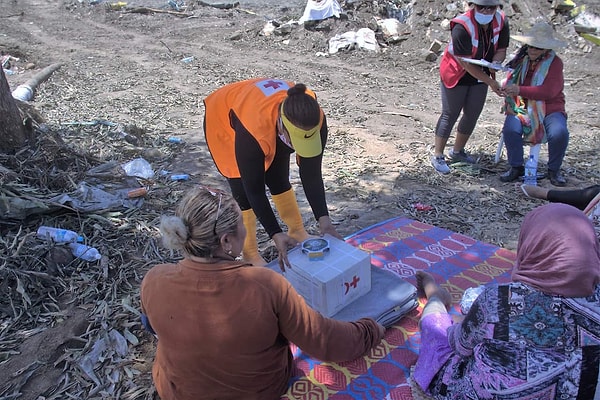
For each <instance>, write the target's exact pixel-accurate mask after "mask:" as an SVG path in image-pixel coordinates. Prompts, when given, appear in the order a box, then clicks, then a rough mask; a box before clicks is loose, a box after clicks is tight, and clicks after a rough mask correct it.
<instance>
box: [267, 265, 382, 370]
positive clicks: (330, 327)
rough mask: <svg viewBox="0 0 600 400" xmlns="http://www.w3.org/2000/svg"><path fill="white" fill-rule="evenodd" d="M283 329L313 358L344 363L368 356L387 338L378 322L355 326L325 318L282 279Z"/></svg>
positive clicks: (280, 321) (353, 323)
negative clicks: (382, 334)
mask: <svg viewBox="0 0 600 400" xmlns="http://www.w3.org/2000/svg"><path fill="white" fill-rule="evenodd" d="M276 284H277V285H278V286H279V289H280V290H278V296H279V298H278V299H277V301H278V303H279V306H278V307H279V312H278V315H279V329H280V331H281V333H282V334H283V335H284V336H285V337H286V338H287V339H288V340H289V341H290V342H292V343H294V344H295V345H297V346H298V347H300V348H301V349H302V351H304V352H305V353H307V354H309V355H310V356H311V357H314V358H316V359H319V360H322V361H331V362H342V361H350V360H354V359H356V358H358V357H361V356H364V355H365V354H367V353H368V352H369V351H370V350H371V349H372V348H373V347H375V346H376V345H378V344H379V342H380V341H381V339H383V337H382V336H381V333H380V331H379V326H378V325H377V322H375V321H374V320H372V319H370V318H363V319H360V320H358V321H355V322H344V321H337V320H334V319H331V318H325V317H324V316H323V315H321V314H320V313H318V312H317V311H315V310H313V309H312V308H310V307H309V306H308V305H307V304H306V302H305V301H304V299H303V298H302V297H301V296H300V295H299V294H298V292H296V290H295V289H294V288H293V287H292V285H291V284H290V283H289V282H288V281H287V280H286V279H285V278H284V277H283V276H280V275H279V276H278V279H277V281H276Z"/></svg>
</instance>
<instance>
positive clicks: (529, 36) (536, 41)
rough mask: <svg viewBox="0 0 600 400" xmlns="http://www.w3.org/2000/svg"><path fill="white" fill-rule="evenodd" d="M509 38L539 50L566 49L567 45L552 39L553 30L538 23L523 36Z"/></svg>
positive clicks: (542, 23) (547, 25) (544, 23)
mask: <svg viewBox="0 0 600 400" xmlns="http://www.w3.org/2000/svg"><path fill="white" fill-rule="evenodd" d="M510 37H511V38H513V39H515V40H517V41H519V42H522V43H525V44H528V45H530V46H533V47H539V48H540V49H556V48H559V47H566V46H567V43H566V42H563V41H562V40H559V39H556V38H555V37H554V29H552V27H551V26H550V25H549V24H548V23H547V22H538V23H536V24H535V25H533V26H532V27H531V29H530V30H529V32H527V33H525V34H524V35H510Z"/></svg>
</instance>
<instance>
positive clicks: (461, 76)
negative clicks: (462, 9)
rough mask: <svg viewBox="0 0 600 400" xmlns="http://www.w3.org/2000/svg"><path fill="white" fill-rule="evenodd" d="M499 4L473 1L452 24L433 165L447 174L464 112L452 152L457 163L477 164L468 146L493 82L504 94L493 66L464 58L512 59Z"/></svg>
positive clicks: (444, 60)
mask: <svg viewBox="0 0 600 400" xmlns="http://www.w3.org/2000/svg"><path fill="white" fill-rule="evenodd" d="M499 6H500V0H473V1H471V2H469V10H468V11H467V12H466V13H464V14H461V15H459V16H458V17H456V18H454V19H453V20H452V21H451V22H450V29H451V31H452V38H451V40H450V43H449V44H448V47H447V48H446V50H445V51H444V55H443V56H442V61H441V64H440V77H441V80H442V82H441V85H440V86H441V91H442V115H440V118H439V119H438V122H437V126H436V129H435V149H434V154H433V157H432V158H431V164H432V165H433V167H434V168H435V169H436V171H438V172H440V173H442V174H447V173H449V172H450V168H449V167H448V165H447V164H446V159H445V157H444V149H445V147H446V143H447V142H448V138H449V137H450V133H451V132H452V128H453V127H454V124H455V123H456V121H457V120H458V116H459V115H460V113H461V111H462V113H463V115H462V118H461V119H460V121H459V123H458V127H457V132H456V140H455V141H454V148H453V149H452V150H450V152H449V156H450V158H451V159H452V160H453V161H457V162H458V161H462V162H468V163H474V162H475V160H474V159H473V158H472V157H470V156H469V155H467V154H466V153H465V146H466V144H467V141H468V140H469V136H471V133H473V129H475V124H476V123H477V119H478V118H479V115H480V114H481V111H482V110H483V105H484V104H485V98H486V96H487V90H488V86H490V87H491V88H492V90H493V91H494V92H495V93H496V94H498V95H502V93H501V91H500V84H499V83H498V82H497V81H496V79H495V75H494V71H493V70H492V71H490V69H489V68H487V67H482V66H480V65H477V64H473V63H470V62H467V61H463V58H464V59H473V60H485V61H488V62H491V63H494V64H498V65H500V64H501V63H502V62H503V61H504V59H505V58H506V49H507V47H508V42H509V38H510V32H509V28H508V22H507V21H506V19H505V16H504V13H503V12H502V11H501V10H499Z"/></svg>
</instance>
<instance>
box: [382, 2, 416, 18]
mask: <svg viewBox="0 0 600 400" xmlns="http://www.w3.org/2000/svg"><path fill="white" fill-rule="evenodd" d="M386 9H387V14H388V17H389V18H393V19H395V20H396V21H398V22H401V23H405V22H406V21H407V20H408V17H410V15H411V14H412V4H411V5H408V6H406V7H398V5H396V4H393V3H388V4H387V5H386Z"/></svg>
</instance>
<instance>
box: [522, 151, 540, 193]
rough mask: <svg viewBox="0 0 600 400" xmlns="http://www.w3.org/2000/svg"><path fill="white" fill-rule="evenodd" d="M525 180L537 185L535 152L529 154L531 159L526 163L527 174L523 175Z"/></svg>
mask: <svg viewBox="0 0 600 400" xmlns="http://www.w3.org/2000/svg"><path fill="white" fill-rule="evenodd" d="M523 181H524V183H525V184H526V185H532V186H535V185H537V161H536V159H535V156H534V155H533V154H532V155H530V156H529V160H527V162H526V163H525V176H524V177H523Z"/></svg>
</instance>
